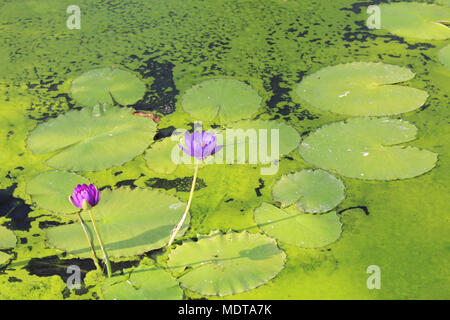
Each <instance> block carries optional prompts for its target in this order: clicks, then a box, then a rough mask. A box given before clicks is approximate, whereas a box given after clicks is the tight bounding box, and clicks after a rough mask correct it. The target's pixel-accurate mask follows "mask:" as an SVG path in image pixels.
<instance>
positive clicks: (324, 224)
mask: <svg viewBox="0 0 450 320" xmlns="http://www.w3.org/2000/svg"><path fill="white" fill-rule="evenodd" d="M254 217H255V221H256V223H257V224H258V226H259V227H260V228H261V229H262V230H263V231H264V232H265V233H266V234H268V235H269V236H271V237H274V238H276V239H278V240H279V241H281V242H285V243H288V244H292V245H296V246H298V247H302V248H319V247H323V246H326V245H329V244H331V243H333V242H335V241H336V240H337V239H339V237H340V235H341V232H342V223H341V222H340V220H339V217H338V216H337V214H336V212H335V211H330V212H328V213H324V214H320V215H314V214H306V213H302V212H299V211H298V210H296V209H295V208H292V207H290V208H286V209H284V210H282V209H279V208H277V207H275V206H273V205H271V204H268V203H266V202H264V203H263V204H262V205H261V206H260V207H258V208H256V209H255V213H254Z"/></svg>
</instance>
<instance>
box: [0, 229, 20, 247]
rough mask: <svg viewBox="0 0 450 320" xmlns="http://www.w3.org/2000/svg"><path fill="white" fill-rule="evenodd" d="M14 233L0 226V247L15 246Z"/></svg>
mask: <svg viewBox="0 0 450 320" xmlns="http://www.w3.org/2000/svg"><path fill="white" fill-rule="evenodd" d="M16 241H17V240H16V235H15V234H14V232H12V231H11V230H9V229H7V228H5V227H3V226H0V249H9V248H14V247H15V246H16Z"/></svg>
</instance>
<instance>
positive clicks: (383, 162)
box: [299, 118, 437, 180]
mask: <svg viewBox="0 0 450 320" xmlns="http://www.w3.org/2000/svg"><path fill="white" fill-rule="evenodd" d="M416 134H417V128H416V127H415V126H414V125H413V124H411V123H409V122H407V121H403V120H396V119H388V118H353V119H349V120H346V121H342V122H334V123H331V124H327V125H324V126H323V127H321V128H319V129H317V130H316V131H314V132H312V133H311V134H310V135H309V136H308V137H306V138H304V139H303V142H302V143H301V144H300V146H299V153H300V155H301V156H302V157H303V159H305V160H306V161H307V162H309V163H311V164H313V165H316V166H318V167H319V168H322V169H325V170H327V171H332V172H337V173H339V174H341V175H343V176H346V177H349V178H357V179H363V180H366V179H367V180H396V179H407V178H413V177H416V176H419V175H421V174H423V173H425V172H428V171H430V170H431V169H433V167H434V166H435V164H436V161H437V154H436V153H434V152H431V151H428V150H423V149H419V148H416V147H412V146H402V145H400V144H401V143H405V142H409V141H412V140H414V139H415V138H416Z"/></svg>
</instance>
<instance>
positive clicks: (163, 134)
mask: <svg viewBox="0 0 450 320" xmlns="http://www.w3.org/2000/svg"><path fill="white" fill-rule="evenodd" d="M175 130H176V128H175V127H173V126H170V127H167V128H162V129H158V131H156V135H155V137H154V138H153V140H155V141H157V140H161V139H164V138H167V137H170V136H171V135H172V133H173V132H174V131H175Z"/></svg>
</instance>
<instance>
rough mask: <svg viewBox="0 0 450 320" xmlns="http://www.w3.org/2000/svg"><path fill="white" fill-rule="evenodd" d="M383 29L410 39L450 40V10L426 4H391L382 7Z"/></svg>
mask: <svg viewBox="0 0 450 320" xmlns="http://www.w3.org/2000/svg"><path fill="white" fill-rule="evenodd" d="M379 7H380V17H381V28H382V29H386V30H388V31H389V32H391V33H393V34H395V35H398V36H401V37H408V38H415V39H423V40H444V39H448V38H450V28H448V27H447V26H446V25H445V24H448V23H449V21H450V8H448V7H442V6H436V5H430V4H424V3H406V2H400V3H389V4H381V5H380V6H379Z"/></svg>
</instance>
